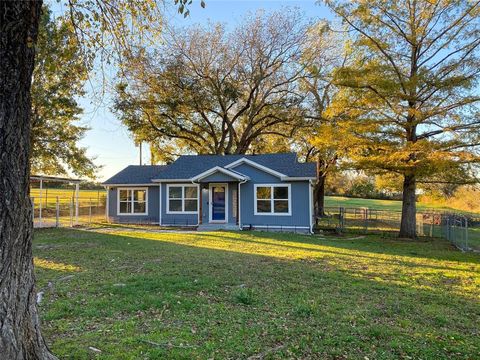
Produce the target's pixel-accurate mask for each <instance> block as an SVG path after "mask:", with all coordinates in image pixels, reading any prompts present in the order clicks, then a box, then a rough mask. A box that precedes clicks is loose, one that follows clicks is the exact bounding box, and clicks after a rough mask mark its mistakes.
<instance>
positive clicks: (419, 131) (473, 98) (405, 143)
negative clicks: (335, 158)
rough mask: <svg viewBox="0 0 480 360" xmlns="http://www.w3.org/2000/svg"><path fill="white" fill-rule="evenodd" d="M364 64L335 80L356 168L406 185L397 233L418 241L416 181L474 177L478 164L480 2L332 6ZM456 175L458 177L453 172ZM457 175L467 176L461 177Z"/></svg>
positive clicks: (374, 0)
mask: <svg viewBox="0 0 480 360" xmlns="http://www.w3.org/2000/svg"><path fill="white" fill-rule="evenodd" d="M327 4H328V5H329V6H330V8H331V9H332V10H333V11H334V12H335V13H336V14H337V15H338V16H340V18H341V19H342V20H343V22H344V24H345V25H347V26H348V27H349V28H350V29H352V30H353V36H354V42H353V46H354V47H356V48H357V49H358V50H359V51H360V52H361V56H360V57H359V58H358V59H357V61H356V62H355V63H352V64H350V66H347V67H344V68H341V69H340V70H339V71H338V72H337V74H336V83H337V84H338V85H340V86H343V87H344V88H346V89H348V91H349V94H348V96H346V97H345V101H344V103H343V105H341V106H343V108H348V109H349V110H350V120H349V121H345V122H344V123H343V126H344V128H346V129H349V132H350V133H351V134H353V135H355V137H356V146H355V147H353V148H352V151H351V152H350V155H349V158H350V160H352V162H353V163H354V164H355V166H357V167H359V168H363V169H366V170H370V171H372V172H378V173H382V172H394V173H397V174H400V175H401V176H402V177H403V212H402V223H401V231H400V235H401V236H404V237H414V236H415V230H416V224H415V214H416V212H415V191H416V187H417V182H418V181H419V180H422V181H427V180H428V179H432V180H435V179H438V178H443V177H444V176H442V173H450V174H454V173H456V174H458V175H460V177H461V179H459V180H462V181H464V180H465V178H466V177H468V176H469V175H473V174H474V172H473V171H471V168H472V166H474V165H475V164H476V163H478V162H479V160H480V158H479V156H478V152H477V150H476V146H478V145H480V137H479V130H480V116H479V107H478V106H479V102H480V95H479V93H478V80H479V73H480V58H479V48H480V16H479V12H480V6H479V2H478V1H466V0H435V1H426V0H422V1H418V0H408V1H405V2H398V1H383V0H369V1H364V0H359V1H348V2H346V1H327ZM452 169H453V170H455V171H452ZM458 169H461V170H462V171H458Z"/></svg>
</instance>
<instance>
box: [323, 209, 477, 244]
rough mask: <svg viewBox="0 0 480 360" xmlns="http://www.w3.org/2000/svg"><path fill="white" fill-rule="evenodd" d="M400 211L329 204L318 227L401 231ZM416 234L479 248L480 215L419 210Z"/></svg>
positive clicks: (354, 230) (330, 229) (360, 230)
mask: <svg viewBox="0 0 480 360" xmlns="http://www.w3.org/2000/svg"><path fill="white" fill-rule="evenodd" d="M401 215H402V214H401V212H400V211H394V210H376V209H370V208H346V207H327V208H325V216H322V217H318V218H317V219H316V228H317V229H319V230H327V231H336V232H343V231H345V230H348V231H353V232H361V233H398V231H399V230H400V222H401ZM416 223H417V235H418V236H420V237H437V238H444V239H447V240H449V241H450V242H451V243H452V244H454V245H455V246H456V247H458V248H459V249H461V250H462V251H470V250H474V251H480V216H478V215H476V214H466V215H464V214H451V213H441V212H426V211H420V212H417V218H416Z"/></svg>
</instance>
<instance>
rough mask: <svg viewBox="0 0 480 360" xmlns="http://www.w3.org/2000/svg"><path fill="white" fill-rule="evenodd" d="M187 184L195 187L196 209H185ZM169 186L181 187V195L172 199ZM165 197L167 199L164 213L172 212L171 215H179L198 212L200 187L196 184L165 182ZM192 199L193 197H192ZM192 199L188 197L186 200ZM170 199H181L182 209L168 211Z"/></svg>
mask: <svg viewBox="0 0 480 360" xmlns="http://www.w3.org/2000/svg"><path fill="white" fill-rule="evenodd" d="M186 186H188V187H196V188H197V211H185V210H184V209H185V187H186ZM171 187H181V188H182V197H181V198H178V199H177V198H173V199H170V188H171ZM165 198H166V199H167V209H166V210H167V211H166V213H167V214H172V215H179V214H184V215H187V214H198V207H199V204H200V201H199V199H200V187H199V186H198V184H192V183H190V184H188V183H186V184H176V183H175V184H167V196H165ZM192 199H193V198H192ZM192 199H190V198H189V199H188V200H192ZM170 200H182V211H170Z"/></svg>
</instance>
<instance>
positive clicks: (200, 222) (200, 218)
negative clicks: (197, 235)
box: [198, 183, 203, 225]
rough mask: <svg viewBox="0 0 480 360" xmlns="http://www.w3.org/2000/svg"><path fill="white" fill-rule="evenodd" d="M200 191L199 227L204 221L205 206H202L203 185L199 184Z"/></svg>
mask: <svg viewBox="0 0 480 360" xmlns="http://www.w3.org/2000/svg"><path fill="white" fill-rule="evenodd" d="M198 191H199V194H198V199H199V200H198V225H200V224H202V221H203V206H202V203H203V194H202V193H203V189H202V183H199V184H198Z"/></svg>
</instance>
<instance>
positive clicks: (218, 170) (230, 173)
mask: <svg viewBox="0 0 480 360" xmlns="http://www.w3.org/2000/svg"><path fill="white" fill-rule="evenodd" d="M215 174H222V175H226V176H227V178H231V179H232V180H236V181H247V180H250V178H249V177H248V176H246V175H243V174H241V173H239V172H238V171H235V170H232V169H225V168H223V167H220V166H214V167H212V168H210V169H208V170H206V171H204V172H202V173H200V174H198V175H196V176H194V177H192V181H201V180H203V179H206V178H208V177H210V176H214V175H215Z"/></svg>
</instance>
